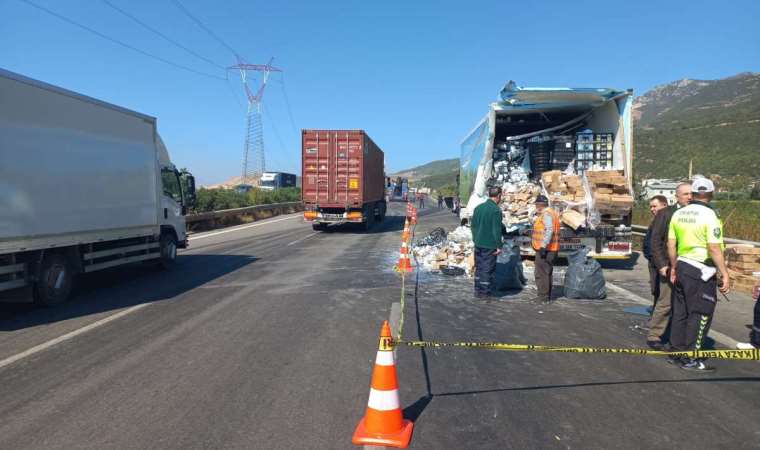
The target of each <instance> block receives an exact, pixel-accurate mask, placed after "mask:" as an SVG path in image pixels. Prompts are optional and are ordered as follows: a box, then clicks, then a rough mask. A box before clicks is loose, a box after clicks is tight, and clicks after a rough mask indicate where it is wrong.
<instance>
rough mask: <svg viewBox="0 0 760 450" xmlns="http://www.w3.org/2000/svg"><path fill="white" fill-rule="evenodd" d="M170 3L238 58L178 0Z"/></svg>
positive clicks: (236, 53)
mask: <svg viewBox="0 0 760 450" xmlns="http://www.w3.org/2000/svg"><path fill="white" fill-rule="evenodd" d="M172 1H173V2H174V4H175V5H177V8H179V9H180V10H181V11H182V12H183V13H185V15H186V16H187V17H189V18H190V19H191V20H192V21H193V22H195V23H196V25H198V26H199V27H201V28H202V29H203V31H205V32H206V33H208V35H209V36H211V37H212V38H214V39H215V40H216V41H217V42H219V43H220V44H222V45H223V46H224V47H226V48H227V50H229V51H231V52H232V54H233V55H234V56H235V57H236V58H237V57H238V52H236V51H235V49H234V48H232V47H230V45H229V44H227V43H226V42H224V41H223V40H222V38H220V37H219V36H217V35H216V34H215V33H214V32H213V31H211V29H210V28H208V27H207V26H206V25H204V24H203V22H201V21H200V20H199V19H198V18H197V17H195V16H194V15H193V14H192V13H191V12H190V11H189V10H188V9H187V8H185V6H184V5H183V4H182V3H180V2H179V0H172Z"/></svg>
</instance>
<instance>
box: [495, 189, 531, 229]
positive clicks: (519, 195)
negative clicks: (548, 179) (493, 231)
mask: <svg viewBox="0 0 760 450" xmlns="http://www.w3.org/2000/svg"><path fill="white" fill-rule="evenodd" d="M540 193H541V188H540V187H539V186H537V185H536V184H534V183H525V184H523V185H521V186H519V188H517V190H516V191H515V192H508V191H507V192H504V193H503V195H502V197H501V209H502V210H503V211H504V220H505V222H506V225H518V224H523V223H529V222H530V214H531V213H532V212H533V211H534V206H533V202H534V201H535V199H536V197H537V196H538V194H540Z"/></svg>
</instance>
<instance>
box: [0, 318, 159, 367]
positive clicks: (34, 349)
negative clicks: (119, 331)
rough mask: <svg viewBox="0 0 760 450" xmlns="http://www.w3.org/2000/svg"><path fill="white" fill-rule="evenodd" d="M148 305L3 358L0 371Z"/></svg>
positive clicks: (101, 320)
mask: <svg viewBox="0 0 760 450" xmlns="http://www.w3.org/2000/svg"><path fill="white" fill-rule="evenodd" d="M148 305H150V303H141V304H139V305H135V306H132V307H129V308H127V309H125V310H123V311H119V312H117V313H116V314H112V315H110V316H108V317H104V318H103V319H100V320H98V321H96V322H93V323H91V324H89V325H85V326H83V327H82V328H79V329H76V330H74V331H70V332H68V333H66V334H64V335H62V336H58V337H57V338H55V339H51V340H49V341H47V342H43V343H42V344H39V345H35V346H34V347H32V348H30V349H28V350H26V351H23V352H21V353H17V354H15V355H13V356H11V357H9V358H5V359H4V360H2V361H0V369H2V368H3V367H5V366H9V365H11V364H13V363H15V362H16V361H19V360H21V359H24V358H26V357H28V356H32V355H34V354H35V353H39V352H41V351H44V350H47V349H49V348H50V347H52V346H54V345H57V344H60V343H61V342H64V341H68V340H69V339H73V338H75V337H77V336H79V335H80V334H83V333H87V332H88V331H91V330H94V329H95V328H98V327H101V326H103V325H105V324H107V323H109V322H113V321H114V320H116V319H120V318H122V317H124V316H126V315H128V314H131V313H133V312H135V311H137V310H139V309H142V308H145V307H146V306H148Z"/></svg>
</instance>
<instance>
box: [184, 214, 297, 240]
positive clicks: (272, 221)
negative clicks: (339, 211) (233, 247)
mask: <svg viewBox="0 0 760 450" xmlns="http://www.w3.org/2000/svg"><path fill="white" fill-rule="evenodd" d="M300 217H302V216H301V214H294V215H292V216H290V217H285V218H283V219H277V220H268V221H266V222H257V223H253V224H251V225H242V226H239V227H235V228H230V229H227V230H222V231H216V232H212V233H206V234H201V235H195V236H190V237H188V240H191V241H193V240H195V239H204V238H207V237H211V236H218V235H220V234H224V233H232V232H233V231H240V230H245V229H248V228H254V227H262V226H264V225H268V224H270V223H277V222H282V221H283V220H291V219H297V218H300Z"/></svg>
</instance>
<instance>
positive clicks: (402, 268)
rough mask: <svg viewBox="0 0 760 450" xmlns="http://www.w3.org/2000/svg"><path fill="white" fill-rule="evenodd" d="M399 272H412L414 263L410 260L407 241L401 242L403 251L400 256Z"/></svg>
mask: <svg viewBox="0 0 760 450" xmlns="http://www.w3.org/2000/svg"><path fill="white" fill-rule="evenodd" d="M398 271H399V272H411V271H412V261H411V260H410V259H409V247H407V246H406V241H401V250H400V251H399V255H398Z"/></svg>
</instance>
